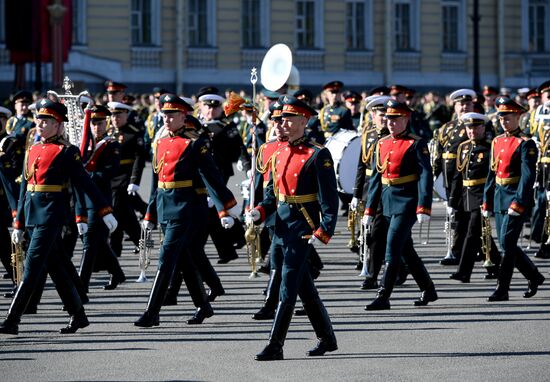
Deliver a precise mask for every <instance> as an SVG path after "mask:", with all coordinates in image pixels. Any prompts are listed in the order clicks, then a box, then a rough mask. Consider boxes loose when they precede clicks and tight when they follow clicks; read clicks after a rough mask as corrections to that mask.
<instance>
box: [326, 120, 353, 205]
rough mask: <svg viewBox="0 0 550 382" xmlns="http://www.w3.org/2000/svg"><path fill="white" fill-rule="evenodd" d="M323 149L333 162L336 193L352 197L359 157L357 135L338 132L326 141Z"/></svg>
mask: <svg viewBox="0 0 550 382" xmlns="http://www.w3.org/2000/svg"><path fill="white" fill-rule="evenodd" d="M325 147H326V148H327V149H328V151H330V154H331V155H332V159H333V160H334V170H335V171H336V183H337V186H338V191H339V192H342V193H345V194H350V195H352V194H353V187H354V186H355V175H356V174H357V164H358V161H359V155H361V139H360V138H359V134H358V133H357V132H356V131H352V130H342V131H339V132H338V133H336V134H334V135H333V136H332V137H330V138H329V139H327V142H326V143H325Z"/></svg>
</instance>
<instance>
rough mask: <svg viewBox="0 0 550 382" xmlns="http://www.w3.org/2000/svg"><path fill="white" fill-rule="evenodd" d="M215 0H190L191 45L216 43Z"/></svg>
mask: <svg viewBox="0 0 550 382" xmlns="http://www.w3.org/2000/svg"><path fill="white" fill-rule="evenodd" d="M215 9H216V4H215V0H189V16H188V32H189V46H192V47H211V46H214V45H215V40H214V39H215V20H216V13H215Z"/></svg>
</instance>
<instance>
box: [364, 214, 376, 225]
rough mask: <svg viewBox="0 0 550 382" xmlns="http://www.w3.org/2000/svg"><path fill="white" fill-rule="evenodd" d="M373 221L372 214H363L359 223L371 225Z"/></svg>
mask: <svg viewBox="0 0 550 382" xmlns="http://www.w3.org/2000/svg"><path fill="white" fill-rule="evenodd" d="M373 222H374V216H370V215H363V217H362V218H361V223H362V224H363V225H365V226H369V225H372V223H373Z"/></svg>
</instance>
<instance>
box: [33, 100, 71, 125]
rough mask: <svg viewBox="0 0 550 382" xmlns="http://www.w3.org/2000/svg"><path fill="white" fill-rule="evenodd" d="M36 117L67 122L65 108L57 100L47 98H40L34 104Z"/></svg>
mask: <svg viewBox="0 0 550 382" xmlns="http://www.w3.org/2000/svg"><path fill="white" fill-rule="evenodd" d="M36 109H37V110H38V111H37V115H36V118H38V119H49V118H52V119H55V120H56V121H57V122H68V121H69V119H68V118H67V108H66V107H65V105H63V104H62V103H59V102H54V101H52V100H49V99H47V98H44V99H42V100H41V101H39V102H38V103H37V105H36Z"/></svg>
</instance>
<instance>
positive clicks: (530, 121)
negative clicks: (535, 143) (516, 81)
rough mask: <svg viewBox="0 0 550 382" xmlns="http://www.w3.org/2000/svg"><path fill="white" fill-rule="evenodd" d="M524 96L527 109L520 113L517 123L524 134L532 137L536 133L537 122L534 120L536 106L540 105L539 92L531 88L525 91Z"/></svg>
mask: <svg viewBox="0 0 550 382" xmlns="http://www.w3.org/2000/svg"><path fill="white" fill-rule="evenodd" d="M525 98H526V99H527V106H528V107H529V110H527V112H526V113H523V114H522V115H521V118H520V120H519V125H520V127H521V131H523V133H524V134H527V135H529V136H530V137H533V136H536V135H537V133H538V129H537V127H538V126H537V125H538V124H537V122H536V121H535V112H536V111H537V107H539V105H540V94H539V93H538V92H537V89H531V90H529V91H528V92H527V93H526V95H525Z"/></svg>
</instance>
